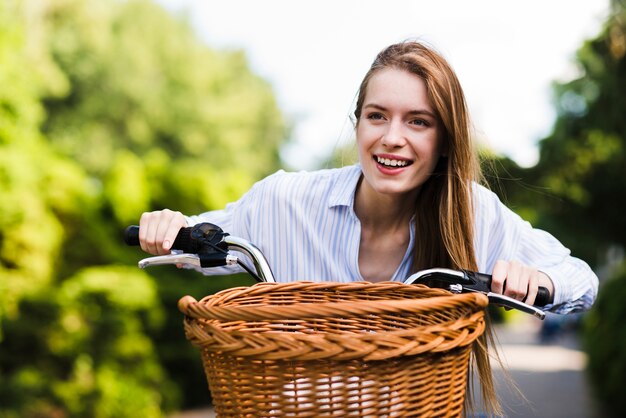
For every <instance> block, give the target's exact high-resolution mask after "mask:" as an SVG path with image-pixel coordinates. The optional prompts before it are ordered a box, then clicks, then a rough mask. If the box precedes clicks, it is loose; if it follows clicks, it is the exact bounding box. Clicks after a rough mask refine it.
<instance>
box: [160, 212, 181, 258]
mask: <svg viewBox="0 0 626 418" xmlns="http://www.w3.org/2000/svg"><path fill="white" fill-rule="evenodd" d="M185 226H187V220H186V219H185V217H184V216H183V214H182V213H180V212H172V213H171V218H170V219H169V223H168V224H167V227H166V229H165V233H164V235H163V242H162V244H161V248H162V249H163V251H167V252H169V251H170V250H171V249H172V245H173V244H174V241H175V240H176V237H177V236H178V233H179V232H180V229H181V228H183V227H185Z"/></svg>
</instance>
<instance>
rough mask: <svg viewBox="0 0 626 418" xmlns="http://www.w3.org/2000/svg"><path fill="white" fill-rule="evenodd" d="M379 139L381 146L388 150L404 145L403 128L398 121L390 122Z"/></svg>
mask: <svg viewBox="0 0 626 418" xmlns="http://www.w3.org/2000/svg"><path fill="white" fill-rule="evenodd" d="M387 126H388V128H387V130H386V131H385V133H384V134H383V137H382V138H381V141H382V144H383V146H385V147H388V148H399V147H401V146H403V145H404V144H405V143H406V138H405V136H404V126H403V124H402V122H400V121H391V123H389V125H387Z"/></svg>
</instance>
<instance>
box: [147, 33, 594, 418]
mask: <svg viewBox="0 0 626 418" xmlns="http://www.w3.org/2000/svg"><path fill="white" fill-rule="evenodd" d="M354 116H355V118H356V121H355V122H356V141H357V144H358V149H359V159H360V163H359V164H356V165H353V166H348V167H343V168H339V169H331V170H320V171H315V172H299V173H286V172H284V171H279V172H278V173H276V174H274V175H271V176H269V177H267V178H265V179H264V180H262V181H260V182H258V183H257V184H256V185H254V186H253V187H252V189H251V190H250V191H249V192H248V193H246V194H245V195H244V196H243V197H242V198H241V199H239V200H238V201H237V202H234V203H232V204H229V205H228V206H227V207H226V208H225V209H224V210H220V211H212V212H207V213H204V214H201V215H198V216H190V217H187V216H184V215H183V214H181V213H180V212H175V211H171V210H168V209H165V210H162V211H156V212H150V213H144V214H143V215H142V216H141V220H140V230H139V239H140V243H141V247H142V249H143V250H144V251H146V252H149V253H151V254H159V255H160V254H166V253H169V252H170V250H171V245H172V243H173V242H174V239H175V237H176V235H177V233H178V231H179V230H180V229H181V228H182V227H185V226H189V225H192V224H197V223H199V222H211V223H214V224H217V225H220V226H221V227H222V228H223V229H224V230H227V231H229V232H230V233H232V234H233V235H236V236H239V237H242V238H244V239H246V240H249V241H250V242H253V243H255V244H256V245H257V246H258V247H259V248H260V250H261V251H262V252H263V254H265V256H266V258H267V260H268V262H269V264H270V266H271V269H272V271H273V272H274V276H275V278H276V280H277V281H282V282H288V281H298V280H315V281H334V282H352V281H360V280H367V281H371V282H377V281H386V280H395V281H403V280H404V279H406V278H407V277H408V276H409V275H410V274H411V273H413V272H415V271H418V270H423V269H427V268H432V267H446V268H453V269H467V270H474V271H481V272H485V273H492V274H493V279H492V288H491V290H492V291H493V292H496V293H504V294H505V295H507V296H509V297H512V298H514V299H517V300H525V301H526V302H527V303H529V304H532V303H533V302H534V301H535V297H536V295H537V290H538V287H539V286H542V287H546V288H547V289H548V290H549V291H550V293H551V294H552V295H553V300H554V304H552V305H548V306H547V307H546V309H549V310H552V311H555V312H559V313H567V312H572V311H576V310H582V309H586V308H588V307H589V306H590V305H591V303H592V302H593V300H594V299H595V296H596V292H597V285H598V281H597V277H596V276H595V275H594V273H593V272H592V271H591V269H590V268H589V266H588V265H587V264H586V263H584V262H583V261H581V260H579V259H576V258H574V257H572V256H570V254H569V250H568V249H567V248H565V247H563V245H561V243H559V242H558V241H557V240H556V239H555V238H554V237H552V236H551V235H549V234H548V233H547V232H545V231H540V230H537V229H533V228H532V227H531V226H530V225H529V224H528V223H527V222H525V221H523V220H522V219H521V218H519V217H518V216H517V215H515V214H514V213H513V212H512V211H510V210H509V209H508V208H506V207H505V206H504V205H503V204H502V203H501V202H500V201H499V200H498V198H497V197H496V195H495V194H493V193H491V192H490V191H488V190H487V189H486V188H484V187H483V186H481V185H480V184H479V183H480V180H481V176H480V169H479V164H478V158H477V153H476V150H475V149H474V146H473V143H472V140H471V139H472V135H471V127H470V118H469V115H468V111H467V105H466V102H465V97H464V94H463V90H462V88H461V86H460V83H459V81H458V79H457V77H456V74H455V72H454V71H453V69H452V68H451V66H450V65H449V64H448V62H447V61H446V60H445V59H444V58H443V56H441V55H440V54H439V53H437V52H436V51H435V50H434V49H432V48H430V47H429V46H426V45H424V44H422V43H419V42H412V41H410V42H402V43H398V44H394V45H391V46H389V47H387V48H385V49H384V50H383V51H381V52H380V53H379V54H378V55H377V57H376V59H375V60H374V63H373V64H372V66H371V67H370V69H369V71H368V72H367V74H366V75H365V78H364V79H363V81H362V83H361V86H360V89H359V94H358V98H357V105H356V109H355V112H354ZM485 347H486V344H478V345H476V346H475V350H476V360H477V363H478V368H479V370H480V371H482V376H483V377H484V380H483V383H484V388H485V396H486V398H487V399H488V402H487V403H488V404H490V405H492V407H493V409H497V407H496V402H495V400H494V399H493V393H494V392H493V386H492V383H491V381H490V373H489V364H488V363H489V361H488V357H487V353H486V351H485Z"/></svg>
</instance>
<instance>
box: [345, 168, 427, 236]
mask: <svg viewBox="0 0 626 418" xmlns="http://www.w3.org/2000/svg"><path fill="white" fill-rule="evenodd" d="M416 195H417V191H414V192H411V193H405V194H382V193H378V192H376V191H375V190H374V189H372V188H371V187H369V185H368V184H367V182H366V181H364V180H363V178H362V177H361V180H360V181H359V184H358V186H357V190H356V196H355V199H354V211H355V213H356V215H357V217H358V218H359V220H360V221H361V226H362V227H364V228H367V229H374V230H382V231H393V230H399V229H406V225H407V224H408V223H409V220H410V219H411V217H412V216H413V215H414V213H415V200H416Z"/></svg>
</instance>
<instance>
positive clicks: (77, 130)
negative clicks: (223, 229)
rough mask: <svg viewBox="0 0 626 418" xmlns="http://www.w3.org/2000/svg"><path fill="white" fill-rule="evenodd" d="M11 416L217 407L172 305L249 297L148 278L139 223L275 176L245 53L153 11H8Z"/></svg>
mask: <svg viewBox="0 0 626 418" xmlns="http://www.w3.org/2000/svg"><path fill="white" fill-rule="evenodd" d="M0 62H1V63H2V65H0V85H2V89H0V195H1V196H2V198H1V199H0V344H1V349H0V416H2V417H9V418H11V417H27V418H28V417H69V416H89V417H103V418H104V417H121V418H123V417H136V416H141V417H160V416H162V415H163V414H164V413H167V412H168V411H171V410H174V409H177V408H179V407H181V406H182V405H194V404H199V403H202V402H206V401H207V400H208V390H207V387H206V381H205V378H204V374H203V370H202V368H201V365H200V359H199V355H198V352H197V350H196V349H195V348H194V347H192V346H191V345H190V344H189V343H188V342H187V341H186V340H185V337H184V335H183V332H182V323H181V320H182V318H181V314H180V312H178V310H177V308H176V302H177V301H178V299H179V298H180V297H182V296H184V295H185V294H192V295H193V296H195V297H196V298H198V299H199V298H201V297H203V296H205V295H207V294H210V293H213V292H215V291H217V290H220V289H222V288H225V287H228V286H230V285H236V284H250V283H251V282H250V279H249V278H246V277H239V278H234V279H233V278H212V279H211V280H210V281H209V280H207V279H205V280H202V279H199V278H198V277H199V276H198V275H197V273H195V272H194V273H192V272H188V271H180V270H177V269H176V268H174V267H172V268H171V269H167V268H164V269H158V270H156V269H155V270H153V271H149V272H148V273H150V275H148V274H146V272H143V271H140V270H138V269H137V267H136V263H137V261H138V259H140V258H143V257H144V256H145V254H143V253H141V251H140V250H138V249H132V248H126V247H125V246H123V244H122V239H121V232H122V231H123V229H124V228H125V227H126V225H128V224H130V223H136V222H137V220H138V218H139V216H140V214H141V212H143V211H147V210H155V209H161V208H163V207H170V208H172V209H177V210H181V211H183V212H186V213H197V212H199V211H204V210H209V209H215V208H219V207H222V206H223V205H224V204H225V203H226V202H228V201H232V200H234V199H237V198H238V197H239V196H240V195H241V194H242V193H243V191H245V190H246V189H248V188H249V187H250V185H251V184H252V183H253V182H254V181H255V180H257V179H258V178H260V177H261V176H262V175H265V174H267V173H269V172H272V171H274V170H276V169H277V168H278V164H279V161H278V147H279V145H280V144H281V142H282V141H283V139H284V134H285V132H284V131H285V129H284V123H283V120H282V116H281V114H280V112H279V110H278V108H277V106H276V103H275V100H274V97H273V93H272V91H271V88H270V86H269V84H268V83H266V82H265V81H264V80H262V79H260V78H259V77H258V76H256V75H254V74H253V73H252V72H251V71H250V70H249V68H248V65H247V62H246V58H245V56H244V55H243V54H242V53H241V52H240V51H215V50H212V49H210V48H207V47H206V46H205V45H203V44H202V43H200V42H199V41H198V40H197V37H196V36H195V35H194V34H193V32H192V31H191V29H190V27H189V25H188V24H187V23H186V22H185V21H183V20H181V19H177V18H173V17H171V16H170V15H168V14H167V13H166V12H165V11H164V10H162V9H161V8H159V7H157V6H155V5H153V4H152V3H150V2H148V1H124V2H119V1H115V0H109V1H101V0H48V1H43V2H42V1H39V0H22V1H20V0H6V1H3V2H0Z"/></svg>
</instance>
